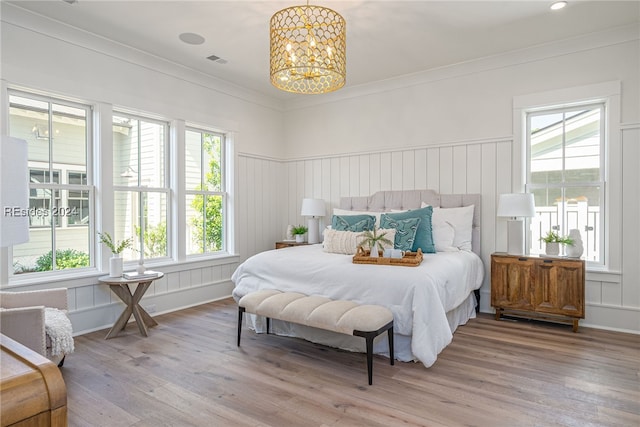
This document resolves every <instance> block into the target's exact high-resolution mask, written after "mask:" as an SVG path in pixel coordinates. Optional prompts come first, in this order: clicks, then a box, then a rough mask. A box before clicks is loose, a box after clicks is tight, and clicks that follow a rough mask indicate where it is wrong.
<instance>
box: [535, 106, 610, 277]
mask: <svg viewBox="0 0 640 427" xmlns="http://www.w3.org/2000/svg"><path fill="white" fill-rule="evenodd" d="M577 109H585V110H587V109H589V110H598V111H599V116H600V117H599V120H600V125H601V126H600V135H599V165H598V167H599V180H598V181H571V182H567V181H565V180H564V178H563V181H561V182H553V183H546V184H540V183H533V182H532V171H531V166H532V165H531V163H532V160H533V159H532V158H531V148H532V147H531V118H532V117H536V116H542V115H551V114H564V113H567V112H570V111H576V110H577ZM566 120H567V119H566V118H563V122H566ZM524 121H525V124H524V128H525V129H526V134H525V140H524V142H525V151H526V162H525V167H526V175H525V176H526V178H525V191H526V192H529V193H530V192H532V190H538V189H556V190H560V193H561V194H562V199H563V200H566V197H565V194H566V191H567V189H571V188H584V187H590V188H597V189H598V190H597V191H598V194H599V207H600V211H601V212H600V215H599V218H598V225H597V226H598V231H597V232H596V236H597V237H596V238H597V242H598V254H599V257H600V259H599V260H598V261H594V260H586V261H587V263H588V264H589V265H592V266H604V265H605V261H606V251H605V241H606V239H607V237H608V236H607V230H606V227H605V224H606V221H605V219H606V214H607V211H606V208H605V200H606V188H607V186H606V184H607V180H606V172H607V168H606V161H605V160H606V152H607V150H606V148H607V127H608V126H607V107H606V103H605V102H604V101H601V100H599V101H594V102H591V103H585V102H579V103H574V104H568V105H563V106H561V107H558V106H550V107H549V108H544V107H542V108H536V109H533V110H525V111H524ZM562 135H563V144H562V169H561V170H560V171H561V172H562V175H563V177H564V172H565V171H567V169H566V164H565V163H566V159H567V157H566V153H565V149H566V145H565V144H564V137H565V135H566V132H565V131H564V130H563V132H562ZM563 215H564V216H566V212H564V210H563ZM530 222H531V220H528V223H529V225H530ZM558 222H560V223H564V222H565V221H564V219H563V220H562V221H558ZM556 231H557V232H558V233H559V234H560V235H568V234H569V230H568V229H562V230H557V229H556ZM583 231H585V232H586V231H587V230H580V233H581V234H582V232H583ZM527 243H528V245H527V246H528V250H530V249H531V247H532V245H533V242H532V241H529V242H527ZM585 253H586V251H585ZM583 257H584V254H583Z"/></svg>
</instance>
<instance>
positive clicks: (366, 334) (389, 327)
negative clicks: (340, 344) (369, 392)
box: [353, 320, 395, 385]
mask: <svg viewBox="0 0 640 427" xmlns="http://www.w3.org/2000/svg"><path fill="white" fill-rule="evenodd" d="M384 331H387V333H388V334H389V358H390V359H391V364H392V365H393V364H394V359H395V354H394V351H393V320H392V321H391V322H389V323H387V324H386V325H384V326H383V327H381V328H380V329H378V330H377V331H353V335H354V336H358V337H363V338H364V339H365V340H366V343H367V375H368V377H369V385H372V384H373V339H374V338H375V337H377V336H378V335H380V334H381V333H383V332H384Z"/></svg>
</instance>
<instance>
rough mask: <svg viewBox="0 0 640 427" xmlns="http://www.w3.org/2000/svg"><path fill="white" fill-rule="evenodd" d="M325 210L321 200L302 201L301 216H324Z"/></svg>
mask: <svg viewBox="0 0 640 427" xmlns="http://www.w3.org/2000/svg"><path fill="white" fill-rule="evenodd" d="M325 213H326V208H325V205H324V200H322V199H302V209H301V210H300V215H302V216H324V215H325Z"/></svg>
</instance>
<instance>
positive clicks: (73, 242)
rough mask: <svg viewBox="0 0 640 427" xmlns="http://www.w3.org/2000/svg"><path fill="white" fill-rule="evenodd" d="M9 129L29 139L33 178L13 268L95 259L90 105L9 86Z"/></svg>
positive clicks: (68, 265) (85, 263)
mask: <svg viewBox="0 0 640 427" xmlns="http://www.w3.org/2000/svg"><path fill="white" fill-rule="evenodd" d="M9 135H11V136H13V137H16V138H21V139H24V140H26V141H27V144H28V164H29V181H30V182H29V189H30V190H29V193H30V196H29V207H30V209H29V223H30V231H29V242H27V243H24V244H21V245H16V246H14V247H13V252H12V253H13V260H12V263H13V270H14V274H21V273H31V272H39V271H58V270H67V269H77V268H83V267H89V266H91V265H93V263H92V260H91V253H92V251H91V242H92V238H91V236H92V235H93V221H92V218H93V213H92V212H91V206H92V203H91V201H92V200H93V197H94V188H93V186H92V185H91V182H92V180H91V175H90V170H89V168H88V167H87V165H89V164H90V162H89V161H88V159H89V156H90V153H91V151H90V147H91V144H92V140H91V109H90V107H89V106H88V105H82V104H77V103H73V102H68V101H64V100H61V99H55V98H52V97H46V96H38V95H34V94H30V93H25V92H17V91H10V92H9ZM72 171H73V172H72ZM73 173H76V174H81V175H82V179H80V181H75V180H72V176H74V175H73ZM76 196H77V197H76ZM74 198H75V199H82V202H81V203H80V204H77V203H76V201H74ZM72 225H73V227H72Z"/></svg>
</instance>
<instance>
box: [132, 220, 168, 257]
mask: <svg viewBox="0 0 640 427" xmlns="http://www.w3.org/2000/svg"><path fill="white" fill-rule="evenodd" d="M135 229H136V236H138V237H140V227H138V226H137V225H136V226H135ZM166 255H167V224H166V223H165V222H161V223H160V224H158V225H157V226H149V225H147V226H146V227H145V230H144V256H145V257H146V258H156V257H163V256H166Z"/></svg>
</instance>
